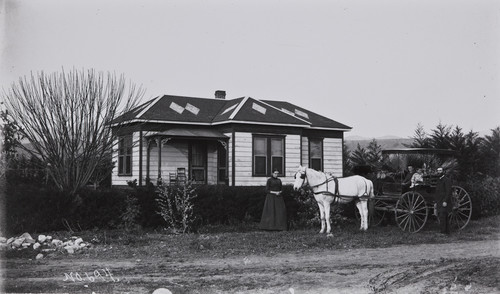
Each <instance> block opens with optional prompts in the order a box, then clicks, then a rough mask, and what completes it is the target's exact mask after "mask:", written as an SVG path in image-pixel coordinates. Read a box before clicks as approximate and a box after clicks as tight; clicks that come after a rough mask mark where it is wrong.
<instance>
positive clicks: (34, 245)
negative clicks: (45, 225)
mask: <svg viewBox="0 0 500 294" xmlns="http://www.w3.org/2000/svg"><path fill="white" fill-rule="evenodd" d="M40 246H42V245H41V244H40V243H38V242H36V243H35V244H33V249H34V250H37V249H38V248H40Z"/></svg>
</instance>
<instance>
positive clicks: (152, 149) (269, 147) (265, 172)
mask: <svg viewBox="0 0 500 294" xmlns="http://www.w3.org/2000/svg"><path fill="white" fill-rule="evenodd" d="M112 126H113V127H114V131H115V132H116V134H117V135H118V142H117V144H116V146H117V148H116V149H117V150H116V151H115V152H114V153H113V161H115V162H116V164H115V168H114V169H113V174H112V184H113V185H115V186H120V185H127V182H128V181H133V180H137V183H138V184H139V185H140V186H142V185H145V184H146V182H147V181H151V182H152V183H153V184H156V183H157V182H158V181H159V180H161V181H163V182H164V183H169V182H170V181H175V180H182V178H179V177H182V175H185V177H186V178H189V179H192V180H193V181H195V182H196V183H200V184H227V185H232V186H255V185H265V182H266V178H268V177H269V176H270V175H271V172H272V170H273V169H278V170H279V171H280V178H281V179H282V181H283V183H290V182H292V181H293V175H294V173H295V172H296V170H297V167H298V166H299V165H303V166H308V167H311V168H314V169H318V170H323V171H327V172H331V173H333V174H334V175H337V176H342V174H343V170H342V166H343V158H342V145H343V138H344V132H345V131H349V130H350V129H351V127H348V126H346V125H344V124H341V123H339V122H336V121H334V120H331V119H329V118H326V117H324V116H321V115H319V114H316V113H314V112H311V111H309V110H307V109H304V108H302V107H299V106H296V105H294V104H291V103H288V102H284V101H270V100H258V99H255V98H251V97H242V98H237V99H227V100H226V99H225V92H224V91H216V97H215V98H194V97H181V96H169V95H165V96H161V97H157V98H155V99H152V100H150V101H148V102H146V103H144V104H142V105H141V106H139V107H137V108H136V109H134V110H132V111H130V112H128V113H126V114H124V115H123V116H121V117H119V118H118V119H117V120H115V122H114V124H113V125H112Z"/></svg>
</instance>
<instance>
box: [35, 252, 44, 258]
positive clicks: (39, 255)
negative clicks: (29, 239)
mask: <svg viewBox="0 0 500 294" xmlns="http://www.w3.org/2000/svg"><path fill="white" fill-rule="evenodd" d="M35 258H36V259H42V258H43V254H41V253H38V254H37V255H36V257H35Z"/></svg>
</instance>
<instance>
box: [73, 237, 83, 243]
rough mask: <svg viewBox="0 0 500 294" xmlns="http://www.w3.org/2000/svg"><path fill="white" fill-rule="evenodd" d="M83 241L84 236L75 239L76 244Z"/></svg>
mask: <svg viewBox="0 0 500 294" xmlns="http://www.w3.org/2000/svg"><path fill="white" fill-rule="evenodd" d="M82 242H83V239H82V238H78V239H76V240H75V245H80V243H82Z"/></svg>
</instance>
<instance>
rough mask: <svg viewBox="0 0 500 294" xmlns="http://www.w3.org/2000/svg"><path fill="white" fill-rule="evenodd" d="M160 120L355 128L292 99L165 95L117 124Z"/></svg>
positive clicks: (117, 121)
mask: <svg viewBox="0 0 500 294" xmlns="http://www.w3.org/2000/svg"><path fill="white" fill-rule="evenodd" d="M133 122H157V123H171V124H182V123H188V124H195V125H220V124H226V123H242V124H264V125H280V126H292V127H306V128H318V129H328V130H340V131H349V130H350V129H351V127H349V126H346V125H344V124H341V123H339V122H336V121H334V120H331V119H329V118H326V117H324V116H321V115H319V114H317V113H314V112H311V111H309V110H307V109H305V108H302V107H298V106H296V105H294V104H292V103H289V102H283V101H272V100H258V99H255V98H252V97H241V98H236V99H228V100H225V99H214V98H196V97H184V96H172V95H164V96H160V97H157V98H155V99H152V100H149V101H147V102H146V103H144V104H142V105H140V106H138V107H136V108H135V109H133V110H131V111H129V112H127V113H125V114H124V115H122V116H120V117H119V118H117V119H116V120H115V121H114V124H116V123H133Z"/></svg>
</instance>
